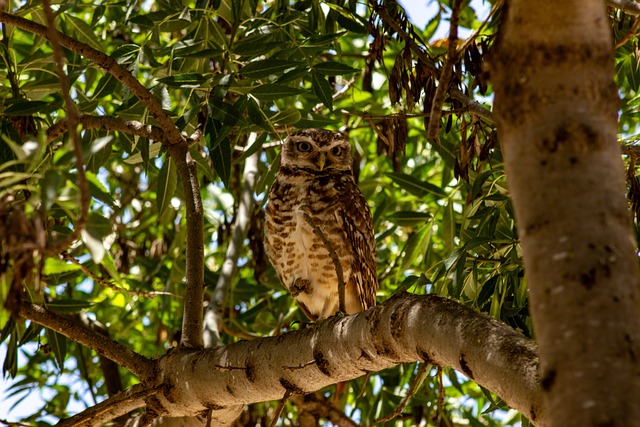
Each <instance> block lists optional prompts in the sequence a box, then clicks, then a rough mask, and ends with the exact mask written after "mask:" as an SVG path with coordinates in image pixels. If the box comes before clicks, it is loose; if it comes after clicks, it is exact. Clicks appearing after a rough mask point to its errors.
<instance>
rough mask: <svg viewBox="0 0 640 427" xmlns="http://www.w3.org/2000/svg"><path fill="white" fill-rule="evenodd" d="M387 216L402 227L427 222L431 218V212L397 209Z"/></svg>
mask: <svg viewBox="0 0 640 427" xmlns="http://www.w3.org/2000/svg"><path fill="white" fill-rule="evenodd" d="M385 218H386V219H387V220H389V221H391V222H393V223H394V224H396V225H399V226H401V227H412V226H416V225H420V224H423V223H425V222H427V221H428V220H429V219H430V218H431V214H430V213H426V212H413V211H396V212H392V213H390V214H389V215H387V216H386V217H385Z"/></svg>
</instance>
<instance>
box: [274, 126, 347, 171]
mask: <svg viewBox="0 0 640 427" xmlns="http://www.w3.org/2000/svg"><path fill="white" fill-rule="evenodd" d="M351 161H352V159H351V144H350V143H349V141H347V139H346V138H345V137H344V135H343V134H341V133H340V132H334V131H331V130H324V129H303V130H298V131H295V132H293V133H292V134H290V135H289V137H288V138H287V139H285V141H284V146H283V147H282V156H281V159H280V165H281V166H294V167H297V168H305V169H310V170H314V171H326V170H337V171H345V170H351Z"/></svg>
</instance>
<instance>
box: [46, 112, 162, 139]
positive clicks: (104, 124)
mask: <svg viewBox="0 0 640 427" xmlns="http://www.w3.org/2000/svg"><path fill="white" fill-rule="evenodd" d="M78 122H79V123H80V124H81V125H82V127H83V128H84V129H102V130H106V131H117V132H122V133H126V134H128V135H136V136H141V137H143V138H148V139H151V140H154V141H158V142H163V143H166V142H168V141H167V138H166V136H165V134H164V131H163V130H162V129H161V128H159V127H157V126H152V125H145V124H144V123H142V122H139V121H137V120H121V119H118V118H116V117H111V116H104V117H101V116H88V115H80V116H79V117H78ZM68 130H69V121H68V120H67V119H62V120H60V121H58V122H57V123H56V124H54V125H53V126H51V127H50V128H49V129H47V142H51V141H53V140H55V139H56V138H58V137H60V136H62V135H63V134H64V133H66V132H67V131H68Z"/></svg>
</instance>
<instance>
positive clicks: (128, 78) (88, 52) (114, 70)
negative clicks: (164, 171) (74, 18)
mask: <svg viewBox="0 0 640 427" xmlns="http://www.w3.org/2000/svg"><path fill="white" fill-rule="evenodd" d="M0 22H5V23H7V24H11V25H14V26H16V27H18V28H20V29H22V30H25V31H28V32H30V33H33V34H36V35H38V36H40V37H44V38H46V39H48V40H51V36H50V35H49V31H48V30H47V27H45V26H44V25H40V24H37V23H35V22H33V21H30V20H28V19H24V18H21V17H19V16H16V15H13V14H11V13H7V12H3V11H0ZM55 34H56V35H57V38H58V41H59V42H60V45H61V46H63V47H65V48H67V49H70V50H72V51H74V52H76V53H78V54H79V55H82V56H84V57H85V58H87V59H89V60H91V61H92V62H93V63H95V64H96V65H98V66H100V67H102V68H103V69H104V70H105V71H107V72H108V73H109V74H111V75H112V76H113V77H115V78H116V79H117V80H118V81H119V82H120V83H122V84H123V85H125V86H126V87H127V88H128V89H129V90H131V92H132V93H133V94H134V95H135V96H136V97H137V98H138V99H139V100H140V102H142V104H143V105H144V106H145V107H147V109H148V110H149V112H150V113H151V115H152V116H153V117H154V118H155V119H156V120H157V121H158V125H159V126H160V127H161V128H162V130H163V131H164V132H165V134H166V138H167V141H168V142H169V143H171V144H177V143H181V142H184V140H185V139H184V137H183V136H182V135H181V133H180V131H179V130H178V128H177V127H176V125H175V124H174V123H173V120H171V117H170V116H169V115H168V114H167V113H166V112H165V111H164V110H163V109H162V104H161V103H160V101H158V100H157V99H156V98H155V97H154V96H153V94H151V92H149V90H148V89H147V88H146V87H144V86H143V85H142V84H141V83H140V82H139V81H138V80H137V79H136V78H135V77H134V76H133V75H132V74H131V73H130V72H129V71H128V70H127V69H125V68H124V67H122V66H121V65H120V64H118V62H117V61H116V60H115V59H113V58H111V57H110V56H108V55H106V54H104V53H102V52H100V51H98V50H96V49H94V48H92V47H91V46H89V45H88V44H86V43H82V42H80V41H78V40H75V39H73V38H71V37H69V36H66V35H64V34H62V33H61V32H59V31H55Z"/></svg>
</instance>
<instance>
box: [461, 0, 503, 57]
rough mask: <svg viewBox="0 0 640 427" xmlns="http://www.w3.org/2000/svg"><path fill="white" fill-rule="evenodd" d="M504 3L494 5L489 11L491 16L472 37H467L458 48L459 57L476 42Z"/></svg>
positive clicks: (488, 16) (498, 2) (499, 2)
mask: <svg viewBox="0 0 640 427" xmlns="http://www.w3.org/2000/svg"><path fill="white" fill-rule="evenodd" d="M503 3H504V0H498V1H496V2H495V3H494V5H493V7H492V8H491V10H490V11H489V15H487V19H485V20H484V21H482V23H481V24H480V26H479V27H478V28H477V29H476V30H475V31H474V32H473V33H471V35H470V36H469V37H467V39H466V40H465V41H464V43H462V45H461V46H460V47H459V48H458V52H457V54H458V55H461V54H463V53H464V51H465V50H467V48H468V47H469V45H471V43H473V42H474V41H475V39H476V37H478V35H480V33H481V32H482V30H483V29H484V27H485V26H486V25H487V24H488V23H489V21H490V20H491V17H492V16H493V15H495V14H496V13H497V12H498V10H500V8H502V5H503Z"/></svg>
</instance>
